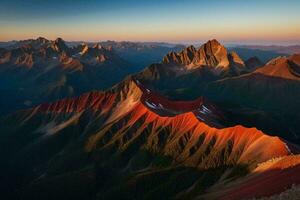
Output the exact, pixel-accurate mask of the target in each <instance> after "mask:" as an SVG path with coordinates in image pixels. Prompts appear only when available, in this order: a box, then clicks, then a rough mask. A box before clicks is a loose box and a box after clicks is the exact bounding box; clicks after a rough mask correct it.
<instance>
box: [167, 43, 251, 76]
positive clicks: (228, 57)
mask: <svg viewBox="0 0 300 200" xmlns="http://www.w3.org/2000/svg"><path fill="white" fill-rule="evenodd" d="M163 63H164V64H170V65H183V66H185V68H186V69H188V70H192V69H197V68H199V67H209V69H210V70H211V71H212V72H214V73H215V74H221V73H224V72H225V71H228V70H230V68H232V69H231V70H234V71H235V72H240V71H241V70H244V69H243V67H244V66H245V64H244V62H243V61H242V59H241V58H240V57H239V56H238V55H237V54H236V53H235V52H231V53H228V52H227V50H226V48H225V47H224V46H223V45H221V44H220V43H219V42H218V41H217V40H209V41H208V42H207V43H205V44H203V45H202V46H201V47H200V48H199V49H196V48H195V47H193V46H189V47H187V48H186V49H184V50H182V51H181V52H179V53H175V52H170V53H169V54H167V55H166V56H165V57H164V58H163ZM236 67H238V68H240V69H235V68H236Z"/></svg>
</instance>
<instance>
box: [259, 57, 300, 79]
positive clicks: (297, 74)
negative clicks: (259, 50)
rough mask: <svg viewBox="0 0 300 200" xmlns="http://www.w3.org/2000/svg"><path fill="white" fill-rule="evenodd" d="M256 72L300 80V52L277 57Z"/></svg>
mask: <svg viewBox="0 0 300 200" xmlns="http://www.w3.org/2000/svg"><path fill="white" fill-rule="evenodd" d="M254 73H260V74H264V75H267V76H272V77H278V78H284V79H290V80H300V54H295V55H293V56H290V57H278V58H275V59H273V60H271V61H269V62H268V63H267V64H266V65H265V66H264V67H261V68H259V69H258V70H256V71H255V72H254Z"/></svg>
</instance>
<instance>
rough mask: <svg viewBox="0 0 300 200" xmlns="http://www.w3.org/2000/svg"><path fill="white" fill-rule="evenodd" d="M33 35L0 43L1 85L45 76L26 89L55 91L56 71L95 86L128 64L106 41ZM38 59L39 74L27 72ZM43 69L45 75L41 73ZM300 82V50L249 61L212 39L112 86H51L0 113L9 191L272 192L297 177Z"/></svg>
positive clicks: (235, 195) (122, 195) (39, 195)
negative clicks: (17, 43)
mask: <svg viewBox="0 0 300 200" xmlns="http://www.w3.org/2000/svg"><path fill="white" fill-rule="evenodd" d="M31 42H33V44H32V45H30V46H29V47H27V46H26V45H25V46H23V45H24V44H22V47H20V48H16V49H12V50H6V49H4V50H1V51H3V52H2V53H1V55H2V56H1V62H2V63H3V64H2V65H0V68H1V70H2V69H3V72H1V73H3V74H5V73H6V74H7V75H5V76H4V75H3V77H9V78H10V79H11V80H14V81H11V82H9V84H1V85H2V86H5V85H9V86H11V85H13V84H18V81H17V80H18V78H19V77H22V78H23V79H25V78H26V77H30V75H31V74H34V75H33V77H34V78H33V80H34V81H36V80H39V81H40V82H33V83H38V84H37V85H35V84H32V82H30V84H28V89H27V90H25V91H26V92H24V94H21V95H22V97H23V95H25V94H27V92H28V93H29V92H30V91H31V90H32V91H33V92H32V93H34V94H39V93H36V92H37V91H42V92H47V94H56V93H52V90H50V89H51V88H52V87H53V84H54V83H55V84H54V85H55V86H56V87H59V88H60V87H62V86H61V85H63V86H64V84H58V83H57V82H56V81H55V82H51V81H50V82H49V80H52V79H50V78H51V76H50V75H52V73H53V74H54V75H53V77H56V76H57V74H59V75H61V74H63V75H65V76H66V77H67V80H69V76H71V77H72V78H74V82H75V83H76V84H74V85H72V87H74V88H77V87H78V88H79V89H80V88H81V87H82V86H84V85H85V84H86V82H85V80H86V81H88V82H93V84H95V86H96V85H100V81H103V79H105V78H108V79H111V78H113V75H112V74H115V73H119V72H120V71H122V69H123V67H124V68H130V65H126V64H127V63H129V62H126V60H125V59H124V58H123V57H121V56H119V54H118V53H117V52H116V51H115V50H114V49H115V48H116V47H114V46H113V45H111V44H109V45H107V46H106V45H103V46H102V45H101V44H96V45H93V46H91V45H85V44H80V45H75V46H73V47H68V46H67V45H66V44H65V43H64V42H63V40H61V39H57V40H55V41H48V40H44V39H43V38H39V39H37V40H33V41H31ZM114 45H116V46H118V44H114ZM130 45H131V44H130ZM130 45H129V46H130ZM121 46H123V45H121ZM125 46H126V45H125ZM120 48H121V47H120ZM124 48H125V49H131V48H135V47H124ZM53 57H55V58H53ZM45 63H48V64H45ZM49 63H51V64H49ZM4 66H5V67H4ZM45 66H46V68H47V69H48V70H49V71H51V70H53V69H55V71H54V72H51V73H49V72H48V70H46V71H44V70H45V69H44V68H45ZM50 66H52V67H50ZM39 67H40V68H42V69H43V70H41V71H42V72H43V73H42V74H39V73H37V72H35V71H32V70H33V69H35V68H39ZM98 68H99V69H101V71H100V70H99V72H98ZM20 69H22V70H21V71H19V70H20ZM88 69H89V70H90V74H91V75H89V76H88V78H86V79H85V78H78V77H81V76H79V75H77V74H76V73H80V74H84V75H82V76H84V77H85V76H87V74H89V73H88V72H86V73H83V72H84V71H85V70H88ZM109 69H114V71H109V72H108V73H107V72H106V71H107V70H109ZM11 70H12V71H11ZM23 70H24V71H25V72H23ZM133 71H134V70H133ZM127 72H128V71H127ZM19 73H20V74H21V75H20V76H19ZM74 73H75V74H76V76H75V75H74V76H73V74H74ZM98 73H99V74H98ZM103 73H107V74H106V75H105V76H104V77H101V75H102V74H103ZM15 74H17V77H18V78H15V79H12V77H14V75H15ZM37 74H38V75H39V76H38V77H40V76H41V77H43V78H42V79H35V78H36V76H37ZM94 74H96V75H95V76H93V75H94ZM43 75H45V76H43ZM99 77H100V78H99ZM123 77H124V76H123ZM53 79H54V78H53ZM120 79H122V78H121V76H120ZM1 80H2V79H1ZM4 80H5V79H4ZM54 80H56V79H54ZM71 80H73V79H71ZM6 81H9V79H6ZM76 81H78V82H76ZM98 81H99V82H98ZM25 83H26V82H25ZM60 83H61V82H60ZM63 83H65V82H63ZM72 83H73V82H72ZM23 84H24V82H23ZM44 85H47V86H48V87H44ZM107 85H109V84H107ZM42 86H43V87H42ZM50 86H51V87H50ZM75 86H76V87H75ZM11 87H12V86H11ZM17 87H20V86H19V85H18V86H17ZM40 87H42V88H40ZM56 87H54V88H56ZM107 87H108V86H107ZM9 89H10V88H7V90H6V91H14V90H9ZM86 89H87V90H88V87H86ZM54 91H55V90H54ZM59 91H61V92H62V95H65V94H66V91H69V90H62V89H60V90H59ZM298 91H300V54H294V55H291V56H284V57H277V58H273V59H271V60H269V61H268V62H262V61H260V59H259V58H257V57H251V58H249V59H248V60H245V61H244V60H243V59H242V58H241V57H240V56H239V54H238V53H236V52H233V51H229V50H228V49H226V48H225V47H224V46H223V45H222V44H220V43H219V42H218V41H217V40H215V39H213V40H209V41H208V42H206V43H205V44H203V45H201V46H200V47H199V48H198V49H197V48H195V47H193V46H189V47H184V48H183V49H182V50H181V51H178V52H175V51H170V52H168V53H166V55H165V56H163V57H162V58H161V62H159V63H153V64H151V65H149V66H148V67H146V68H145V69H144V70H142V71H140V72H136V71H135V72H134V73H133V74H131V75H128V76H127V77H126V78H123V79H122V80H121V81H119V82H118V83H117V84H115V85H114V86H112V87H109V88H107V89H106V90H101V91H89V92H86V93H84V94H81V95H78V96H76V97H69V98H63V99H60V100H55V101H52V99H50V97H47V96H45V97H46V98H45V99H42V100H40V101H43V103H41V104H39V105H37V106H32V107H31V108H28V109H23V110H19V111H16V112H13V113H10V114H8V115H5V116H2V117H1V118H0V129H1V134H0V136H1V140H0V147H1V148H0V157H1V159H0V177H2V180H3V181H2V183H3V184H2V183H1V188H2V189H4V191H5V192H3V193H2V195H3V196H4V197H7V198H11V199H236V200H237V199H251V198H260V197H265V196H271V195H277V194H279V193H281V192H284V191H285V190H287V189H288V188H290V187H292V185H294V184H296V185H298V184H300V176H299V170H300V157H299V151H300V148H299V145H300V140H299V137H300V132H299V121H300V114H299V105H300V102H299V100H300V93H299V92H298ZM80 92H83V91H80ZM2 93H3V94H7V92H2ZM32 93H29V94H31V95H28V97H30V96H33V95H32ZM18 94H19V93H18ZM66 96H67V95H66ZM57 98H58V96H57ZM1 105H2V103H1ZM6 105H7V104H6Z"/></svg>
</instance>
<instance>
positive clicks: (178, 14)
mask: <svg viewBox="0 0 300 200" xmlns="http://www.w3.org/2000/svg"><path fill="white" fill-rule="evenodd" d="M299 10H300V1H297V0H286V1H283V0H253V1H237V0H229V1H216V0H211V1H203V0H181V1H177V0H174V1H167V0H151V1H148V0H146V1H138V0H114V1H108V0H107V1H106V0H100V1H96V0H90V1H83V0H64V1H58V0H53V1H41V0H28V1H22V0H2V1H1V5H0V26H1V34H0V40H2V41H8V40H17V39H27V38H36V37H38V36H43V37H46V38H49V39H55V38H56V37H62V38H64V39H65V40H77V41H78V40H85V41H99V40H118V41H120V40H130V41H167V42H177V43H178V42H180V43H193V42H199V41H205V40H208V39H211V38H218V39H219V40H221V41H223V42H226V43H254V44H255V43H256V44H258V43H259V44H261V43H263V44H271V43H272V44H274V43H276V44H291V43H299V42H300V34H299V32H300V20H299V19H300V12H299Z"/></svg>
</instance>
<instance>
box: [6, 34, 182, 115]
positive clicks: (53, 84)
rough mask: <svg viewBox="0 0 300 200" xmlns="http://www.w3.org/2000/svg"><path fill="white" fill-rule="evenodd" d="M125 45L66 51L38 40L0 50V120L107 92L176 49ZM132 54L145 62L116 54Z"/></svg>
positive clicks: (77, 47) (64, 46) (61, 45)
mask: <svg viewBox="0 0 300 200" xmlns="http://www.w3.org/2000/svg"><path fill="white" fill-rule="evenodd" d="M126 44H127V43H126ZM126 44H125V46H124V45H123V43H106V44H105V46H103V45H101V44H99V43H96V44H86V43H82V44H77V45H73V46H69V45H67V43H66V42H65V41H63V40H62V39H61V38H58V39H56V40H54V41H51V40H47V39H45V38H42V37H39V38H37V39H29V40H23V41H18V42H15V43H13V44H10V45H9V46H7V48H0V91H1V93H3V94H5V95H3V98H1V99H0V113H1V114H0V116H1V115H4V114H7V113H9V112H12V111H15V110H17V109H23V108H28V107H31V106H34V105H38V104H39V103H42V102H45V101H53V100H58V99H60V98H64V97H71V96H76V95H80V94H82V93H84V92H88V91H91V90H103V89H107V88H109V87H111V86H112V85H114V84H116V83H117V82H119V81H121V80H122V79H123V78H125V77H126V76H127V75H129V74H131V73H135V72H138V71H140V70H141V69H142V67H143V65H146V64H150V63H151V62H152V60H153V59H154V60H155V59H158V58H157V57H159V58H161V57H162V55H160V54H162V53H163V52H165V53H166V52H168V51H170V50H175V49H176V48H177V47H165V46H159V45H155V46H153V49H152V48H151V46H149V45H144V46H142V45H140V44H136V43H129V44H130V45H129V44H128V45H129V46H130V47H127V46H126ZM134 48H136V49H137V51H138V52H135V53H134V57H135V58H136V60H139V59H140V60H143V58H144V57H145V56H144V54H145V53H146V54H147V55H149V57H151V59H148V60H146V59H145V60H143V62H142V63H141V62H139V61H137V62H135V63H133V62H131V61H128V59H124V58H123V57H124V55H123V54H122V53H120V52H124V53H126V52H128V51H130V52H133V51H132V49H134ZM118 49H119V50H118ZM151 52H152V53H151ZM153 52H155V54H153ZM126 57H127V56H126ZM129 60H132V59H129Z"/></svg>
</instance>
